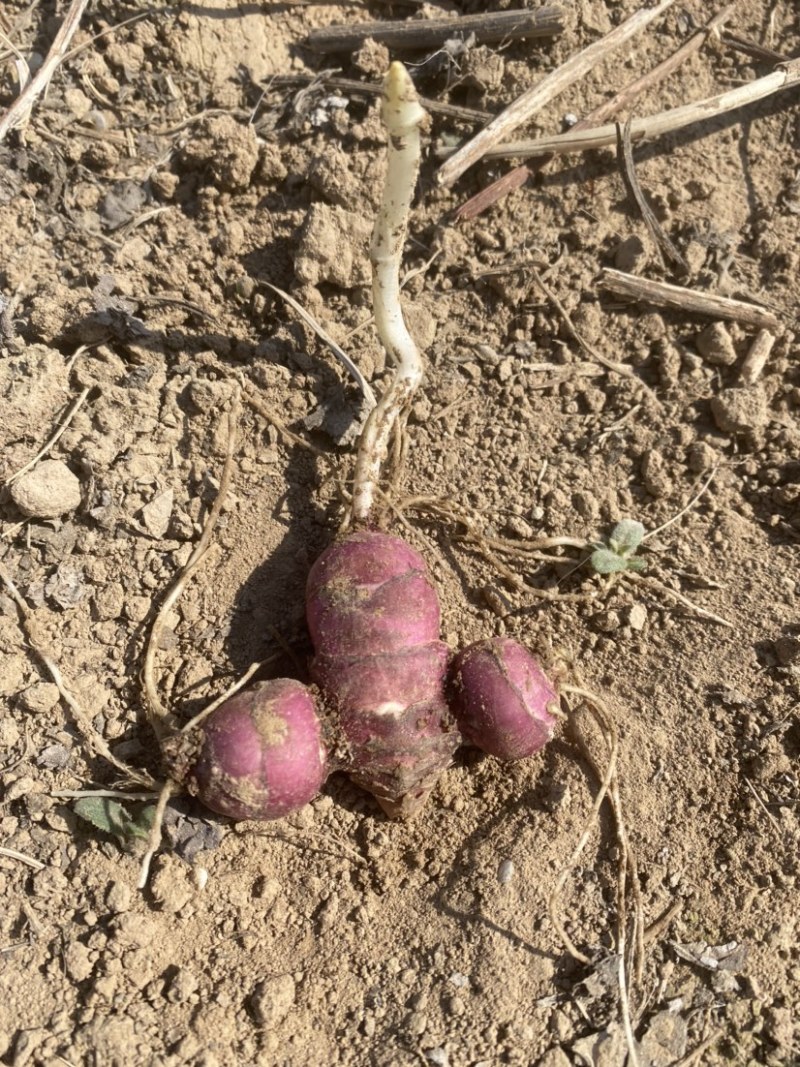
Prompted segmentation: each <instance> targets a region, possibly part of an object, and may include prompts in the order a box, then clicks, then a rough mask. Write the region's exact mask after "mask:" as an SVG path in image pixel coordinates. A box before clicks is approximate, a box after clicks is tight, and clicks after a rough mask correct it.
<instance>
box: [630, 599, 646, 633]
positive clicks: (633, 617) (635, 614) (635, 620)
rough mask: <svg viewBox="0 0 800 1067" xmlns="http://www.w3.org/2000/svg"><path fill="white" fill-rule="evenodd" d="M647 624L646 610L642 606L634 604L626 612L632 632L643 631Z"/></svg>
mask: <svg viewBox="0 0 800 1067" xmlns="http://www.w3.org/2000/svg"><path fill="white" fill-rule="evenodd" d="M646 622H647V608H646V607H645V606H644V604H634V605H633V607H632V608H631V610H630V611H629V612H628V625H629V626H630V628H631V629H632V630H643V629H644V626H645V623H646Z"/></svg>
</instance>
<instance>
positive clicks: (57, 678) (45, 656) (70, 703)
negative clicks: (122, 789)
mask: <svg viewBox="0 0 800 1067" xmlns="http://www.w3.org/2000/svg"><path fill="white" fill-rule="evenodd" d="M0 581H2V583H3V585H5V587H6V589H7V591H8V593H9V595H10V596H11V598H12V600H13V601H14V603H15V604H16V606H17V609H18V611H19V615H20V619H21V623H22V628H23V632H24V633H25V636H26V637H27V639H28V644H29V645H30V647H31V648H32V649H33V651H34V652H35V653H36V655H37V656H38V657H39V659H40V660H41V662H42V664H43V665H44V667H45V669H46V671H47V673H48V674H49V675H50V677H51V678H52V680H53V684H54V685H55V687H56V688H57V689H58V693H59V696H60V697H61V699H62V700H63V701H64V703H65V704H66V705H67V707H68V708H69V710H70V711H71V712H72V718H73V720H74V721H75V724H76V726H77V727H78V729H79V730H80V731H81V733H82V735H83V738H84V740H85V741H86V743H87V744H88V745H89V748H90V749H91V750H92V751H93V752H94V753H95V754H96V755H98V756H100V757H102V759H104V760H106V762H108V763H110V764H111V766H112V767H116V769H117V770H118V771H121V772H122V773H123V774H124V775H125V777H126V778H128V779H130V780H131V781H133V782H137V783H138V784H139V785H142V786H144V787H145V788H147V789H150V788H151V787H152V786H153V785H154V784H155V783H154V781H153V779H152V778H151V777H150V775H149V774H145V773H144V772H143V771H138V770H135V769H134V768H132V767H129V766H128V765H127V764H126V763H123V762H122V761H121V760H118V759H117V757H116V756H115V755H114V753H113V752H112V751H111V749H110V748H109V747H108V745H107V744H106V742H105V739H104V738H103V737H102V736H101V735H100V734H99V733H98V732H97V730H95V728H94V727H93V726H92V723H91V720H90V719H89V716H88V715H87V714H86V712H85V711H84V710H83V708H82V707H81V706H80V704H79V703H78V702H77V700H76V699H75V697H74V696H73V695H72V693H71V692H70V690H69V689H68V688H67V686H66V684H65V682H64V679H63V677H62V675H61V671H60V670H59V668H58V665H57V664H56V662H55V660H54V658H53V657H52V656H51V655H50V652H49V651H48V649H47V647H46V645H45V642H44V640H43V638H42V637H41V635H40V634H39V628H38V623H37V620H36V619H35V618H34V617H33V612H31V611H30V609H29V608H28V605H27V604H26V603H25V600H24V599H23V597H22V594H21V593H20V591H19V590H18V589H17V587H16V585H15V584H14V582H13V580H12V578H11V575H10V574H9V573H8V571H7V570H6V568H5V565H4V564H2V563H0Z"/></svg>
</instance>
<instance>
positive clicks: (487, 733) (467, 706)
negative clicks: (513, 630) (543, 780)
mask: <svg viewBox="0 0 800 1067" xmlns="http://www.w3.org/2000/svg"><path fill="white" fill-rule="evenodd" d="M450 678H451V683H450V684H451V706H452V708H453V712H454V714H455V717H456V720H457V722H458V725H459V728H460V730H461V733H462V734H463V735H464V739H465V740H466V741H467V742H469V744H472V745H474V746H475V747H476V748H479V749H481V750H482V751H483V752H488V753H489V754H490V755H492V756H497V758H498V759H502V760H518V759H524V758H525V757H526V756H532V755H533V754H534V752H538V751H539V749H540V748H542V747H543V746H544V745H545V744H546V743H547V742H548V741H549V740H550V738H551V736H552V733H553V728H554V727H555V723H556V719H555V717H554V715H553V710H554V709H556V708H557V706H558V696H557V694H556V691H555V689H554V688H553V685H552V683H551V682H550V681H549V680H548V678H547V677H546V675H545V674H544V672H543V671H542V668H541V667H540V666H539V664H538V663H537V661H536V660H535V659H534V657H533V656H532V655H531V653H530V652H529V651H528V650H527V648H525V647H524V646H523V645H521V644H519V643H518V642H517V641H512V640H511V639H510V638H507V637H496V638H491V639H488V640H485V641H478V642H476V644H474V645H469V646H468V647H467V648H465V649H463V650H462V651H461V652H459V653H458V655H457V656H456V657H455V659H454V660H453V665H452V669H451V674H450Z"/></svg>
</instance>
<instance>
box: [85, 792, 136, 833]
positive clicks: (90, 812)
mask: <svg viewBox="0 0 800 1067" xmlns="http://www.w3.org/2000/svg"><path fill="white" fill-rule="evenodd" d="M75 814H76V815H77V816H78V818H80V819H83V820H84V821H85V822H90V823H91V824H92V826H95V827H96V828H97V829H98V830H102V831H103V833H105V834H116V835H117V836H119V834H120V832H121V831H122V828H123V826H124V825H125V823H126V822H128V821H129V815H128V813H127V811H125V808H124V807H123V806H122V804H120V802H119V801H118V800H114V799H112V798H111V797H81V798H80V800H76V801H75Z"/></svg>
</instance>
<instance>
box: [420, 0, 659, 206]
mask: <svg viewBox="0 0 800 1067" xmlns="http://www.w3.org/2000/svg"><path fill="white" fill-rule="evenodd" d="M673 2H674V0H659V3H657V4H656V5H655V6H654V7H651V8H641V9H640V10H639V11H637V12H636V13H635V14H633V15H631V17H630V18H629V19H626V20H625V22H623V23H621V24H620V25H619V26H617V27H615V28H614V29H613V30H612V31H611V32H610V33H607V34H606V35H605V37H602V38H601V39H600V40H599V41H595V42H594V44H590V45H589V47H588V48H584V49H583V51H582V52H578V54H577V55H574V56H572V57H571V58H570V59H568V60H567V62H566V63H563V64H562V65H561V66H560V67H557V68H556V69H555V70H554V71H552V72H551V73H550V74H546V75H545V76H544V77H543V78H541V79H540V80H539V81H537V82H535V83H534V84H533V85H532V86H531V87H530V89H528V90H527V92H524V93H523V94H522V96H520V97H518V98H517V99H516V100H515V101H514V102H513V103H512V104H510V105H509V106H508V107H507V108H506V109H505V111H502V112H501V113H500V114H499V115H498V116H497V118H495V119H492V121H491V122H490V123H489V125H488V126H485V127H484V129H482V130H481V131H480V133H478V134H477V135H476V136H475V137H473V138H472V140H470V141H467V143H466V144H465V145H462V146H461V148H459V149H458V151H457V152H456V153H455V154H454V155H452V156H451V157H450V158H449V159H448V160H447V162H446V163H444V164H443V165H442V166H441V167H440V168H439V170H438V171H437V172H436V182H437V184H438V185H452V184H453V182H454V181H455V180H456V179H457V178H459V177H460V176H461V175H462V174H463V173H464V171H465V170H467V169H468V168H469V167H471V166H472V165H473V164H474V163H477V162H478V160H479V159H482V158H483V157H484V156H485V155H487V153H488V151H489V149H490V148H493V147H494V146H495V145H497V144H498V143H499V142H500V141H502V140H503V138H504V137H507V136H508V135H509V134H510V133H511V132H512V130H516V129H517V127H518V126H521V125H522V124H523V123H525V122H528V120H529V119H531V118H532V117H533V116H534V115H535V114H536V112H537V111H539V110H541V108H543V107H544V106H545V104H547V103H549V102H550V101H551V100H552V99H553V98H554V97H556V96H558V94H559V93H561V92H563V91H564V89H566V88H567V86H569V85H572V83H573V82H575V81H577V80H578V79H579V78H582V77H583V75H584V74H586V73H587V72H588V71H590V70H591V69H592V67H595V66H597V64H598V63H600V62H601V60H603V59H607V58H608V56H609V54H610V52H611V51H612V50H613V49H615V48H619V47H620V46H621V45H623V44H624V43H625V42H626V41H627V40H629V39H630V38H631V37H633V35H634V34H635V33H637V32H638V31H639V30H643V29H644V28H645V26H648V25H649V24H650V23H651V22H652V21H653V19H655V18H657V17H658V16H659V15H661V14H662V13H663V12H664V11H666V10H667V8H668V7H671V5H672V4H673Z"/></svg>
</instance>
